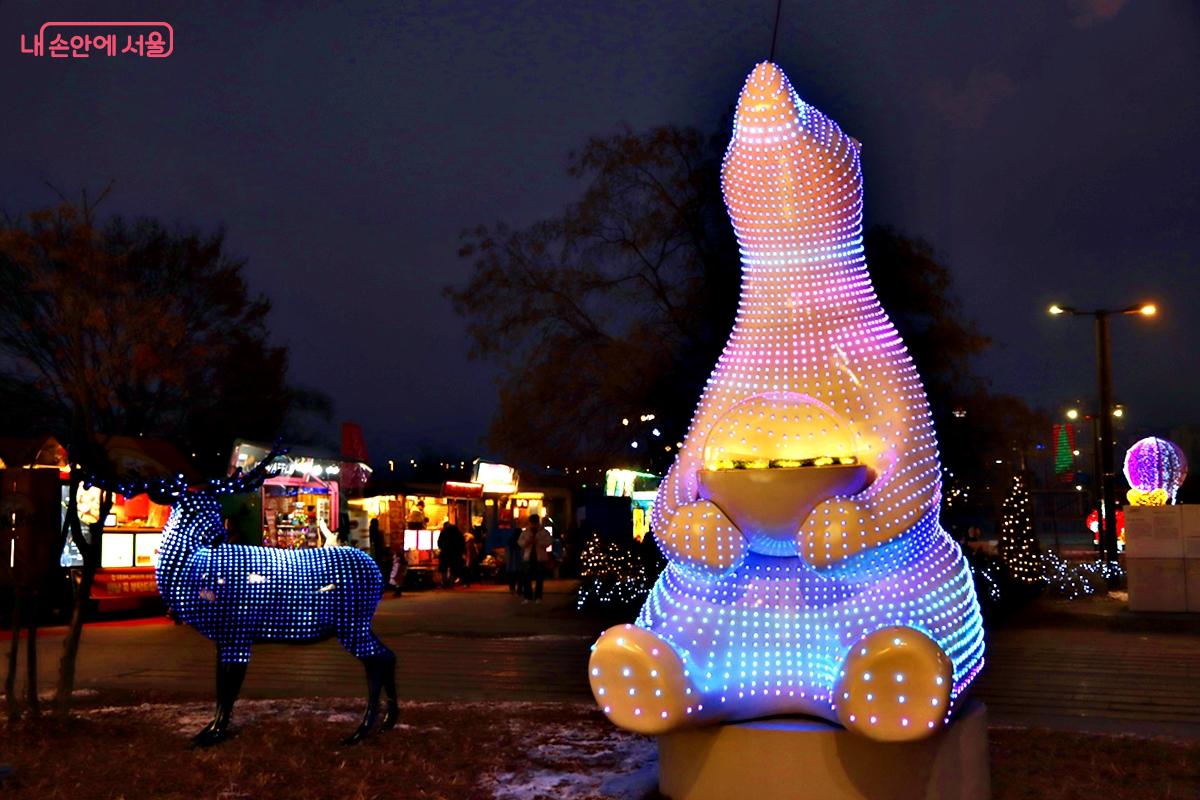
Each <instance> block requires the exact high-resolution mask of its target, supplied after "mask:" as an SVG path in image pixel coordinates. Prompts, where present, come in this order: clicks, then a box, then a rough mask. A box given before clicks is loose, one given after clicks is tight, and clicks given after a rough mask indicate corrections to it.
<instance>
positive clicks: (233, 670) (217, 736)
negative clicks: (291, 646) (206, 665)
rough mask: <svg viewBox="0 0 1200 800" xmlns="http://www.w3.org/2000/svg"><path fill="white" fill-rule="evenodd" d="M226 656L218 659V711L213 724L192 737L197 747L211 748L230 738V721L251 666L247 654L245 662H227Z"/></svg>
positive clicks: (193, 743)
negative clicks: (248, 668) (247, 671)
mask: <svg viewBox="0 0 1200 800" xmlns="http://www.w3.org/2000/svg"><path fill="white" fill-rule="evenodd" d="M224 656H225V654H224V653H221V654H219V655H218V657H217V709H216V713H215V714H214V715H213V719H212V722H210V723H208V725H206V726H205V728H204V730H202V731H200V732H199V733H197V734H196V735H195V736H194V737H192V745H193V746H195V747H211V746H212V745H214V744H218V743H220V742H223V741H225V739H227V738H229V720H230V719H231V718H232V717H233V704H234V703H236V702H237V699H238V695H239V694H240V693H241V691H242V681H243V680H245V678H246V668H247V667H248V666H250V658H249V654H248V653H247V655H246V658H245V660H240V659H238V660H226V658H225V657H224Z"/></svg>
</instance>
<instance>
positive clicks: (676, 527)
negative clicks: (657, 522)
mask: <svg viewBox="0 0 1200 800" xmlns="http://www.w3.org/2000/svg"><path fill="white" fill-rule="evenodd" d="M656 535H657V536H658V540H659V542H661V543H662V546H663V549H664V550H665V551H666V553H667V557H668V558H669V559H670V560H671V561H673V562H677V563H681V564H684V565H686V566H689V567H692V568H693V569H696V570H699V571H701V572H706V573H710V574H714V575H720V574H722V573H725V572H728V571H729V570H732V569H736V568H737V567H739V566H741V563H742V561H743V560H744V559H745V558H746V538H745V537H744V536H743V535H742V532H741V531H740V530H738V527H737V526H736V525H734V524H733V523H732V522H731V521H730V520H729V517H727V516H725V513H724V512H723V511H721V509H720V508H718V507H717V506H716V504H714V503H712V502H710V501H708V500H697V501H695V502H692V503H687V504H686V505H682V506H680V507H679V508H678V509H676V511H675V515H674V516H673V517H671V521H670V522H669V523H668V524H667V528H666V530H665V531H662V532H661V533H658V534H656Z"/></svg>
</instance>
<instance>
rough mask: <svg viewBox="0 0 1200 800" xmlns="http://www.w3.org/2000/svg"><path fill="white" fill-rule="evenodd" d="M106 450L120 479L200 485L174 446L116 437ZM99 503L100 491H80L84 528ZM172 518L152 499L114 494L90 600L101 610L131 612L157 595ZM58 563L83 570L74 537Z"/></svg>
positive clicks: (66, 495) (95, 517) (94, 518)
mask: <svg viewBox="0 0 1200 800" xmlns="http://www.w3.org/2000/svg"><path fill="white" fill-rule="evenodd" d="M105 451H106V453H107V455H108V459H109V461H110V462H111V463H112V466H113V468H114V469H115V470H116V472H117V474H120V475H143V476H146V477H157V476H163V475H183V476H184V477H185V478H186V479H188V480H196V476H195V473H194V471H193V470H192V466H191V464H190V463H188V461H187V460H186V459H185V458H184V457H183V455H182V454H181V453H180V452H179V451H178V450H177V449H176V448H175V447H174V446H173V445H171V444H170V443H168V442H166V441H163V440H160V439H147V438H143V437H128V436H113V437H110V438H108V439H107V440H106V441H105ZM66 455H67V454H66V451H65V450H63V451H62V453H61V464H60V465H59V476H60V478H61V481H62V485H61V488H60V500H61V513H60V520H61V521H62V522H63V523H65V521H66V513H67V506H68V503H69V501H70V491H71V489H70V477H71V468H70V465H69V464H68V463H67V460H66ZM100 501H101V491H100V489H98V488H96V487H94V486H93V487H90V488H85V487H83V486H80V487H79V491H78V494H77V496H76V503H77V508H78V511H79V520H80V522H82V523H83V524H84V525H85V526H87V525H91V524H94V523H96V522H98V521H99V517H100ZM170 515H171V507H170V506H165V505H159V504H158V503H155V502H154V501H152V500H151V499H150V497H149V496H148V495H145V494H140V495H136V496H134V497H124V496H122V495H120V494H114V495H113V498H112V507H111V508H110V509H109V512H108V515H107V516H106V517H105V519H104V531H103V533H102V534H101V538H100V568H99V569H98V570H97V571H96V576H95V581H94V583H93V584H92V595H91V596H92V599H93V600H95V601H96V602H97V604H98V605H99V607H100V608H101V609H102V610H105V611H112V610H121V609H128V608H133V607H136V606H137V605H140V604H141V603H143V602H145V601H147V600H149V599H151V598H155V597H157V596H158V586H157V584H156V583H155V579H154V568H155V567H156V566H158V545H159V542H160V541H161V540H162V531H163V528H164V527H165V526H166V524H167V518H168V517H170ZM59 563H60V564H61V565H62V566H63V567H64V568H67V569H77V568H80V567H82V566H83V556H82V555H81V554H80V552H79V549H78V548H77V547H76V546H75V543H74V541H72V540H71V538H70V537H67V540H66V542H65V544H64V545H63V549H62V554H61V556H60V558H59Z"/></svg>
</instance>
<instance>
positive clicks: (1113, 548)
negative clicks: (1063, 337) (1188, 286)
mask: <svg viewBox="0 0 1200 800" xmlns="http://www.w3.org/2000/svg"><path fill="white" fill-rule="evenodd" d="M1050 313H1051V314H1053V315H1056V316H1057V315H1059V314H1070V315H1071V316H1075V317H1092V318H1093V319H1095V320H1096V373H1097V384H1098V387H1097V388H1098V392H1097V393H1098V394H1099V401H1100V405H1099V408H1098V409H1097V411H1096V416H1097V418H1098V421H1099V430H1098V432H1097V435H1096V444H1097V445H1098V446H1099V448H1100V476H1099V477H1100V545H1101V547H1102V548H1103V550H1104V557H1105V559H1107V560H1108V561H1116V560H1117V505H1116V503H1117V486H1116V467H1115V466H1114V465H1113V445H1114V442H1113V422H1112V421H1113V412H1114V411H1115V410H1116V409H1115V408H1114V406H1113V401H1112V354H1111V352H1110V341H1109V335H1108V318H1109V317H1111V316H1113V315H1114V314H1118V315H1119V314H1141V315H1142V316H1144V317H1152V316H1154V315H1155V314H1157V313H1158V308H1157V307H1156V306H1155V305H1154V304H1153V303H1142V304H1141V305H1136V306H1130V307H1128V308H1122V309H1119V310H1116V311H1113V310H1109V309H1106V308H1101V309H1096V310H1094V311H1080V310H1079V309H1076V308H1072V307H1070V306H1060V305H1058V304H1055V305H1052V306H1050Z"/></svg>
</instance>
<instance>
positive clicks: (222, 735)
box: [192, 722, 230, 747]
mask: <svg viewBox="0 0 1200 800" xmlns="http://www.w3.org/2000/svg"><path fill="white" fill-rule="evenodd" d="M229 736H230V733H229V729H228V728H226V727H225V726H223V725H222V726H217V725H215V724H213V723H211V722H210V723H209V724H208V726H207V727H206V728H205V729H204V730H202V731H200V732H199V733H197V734H196V735H195V736H193V737H192V747H212V746H213V745H215V744H220V743H221V742H223V741H225V740H226V739H228V738H229Z"/></svg>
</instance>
